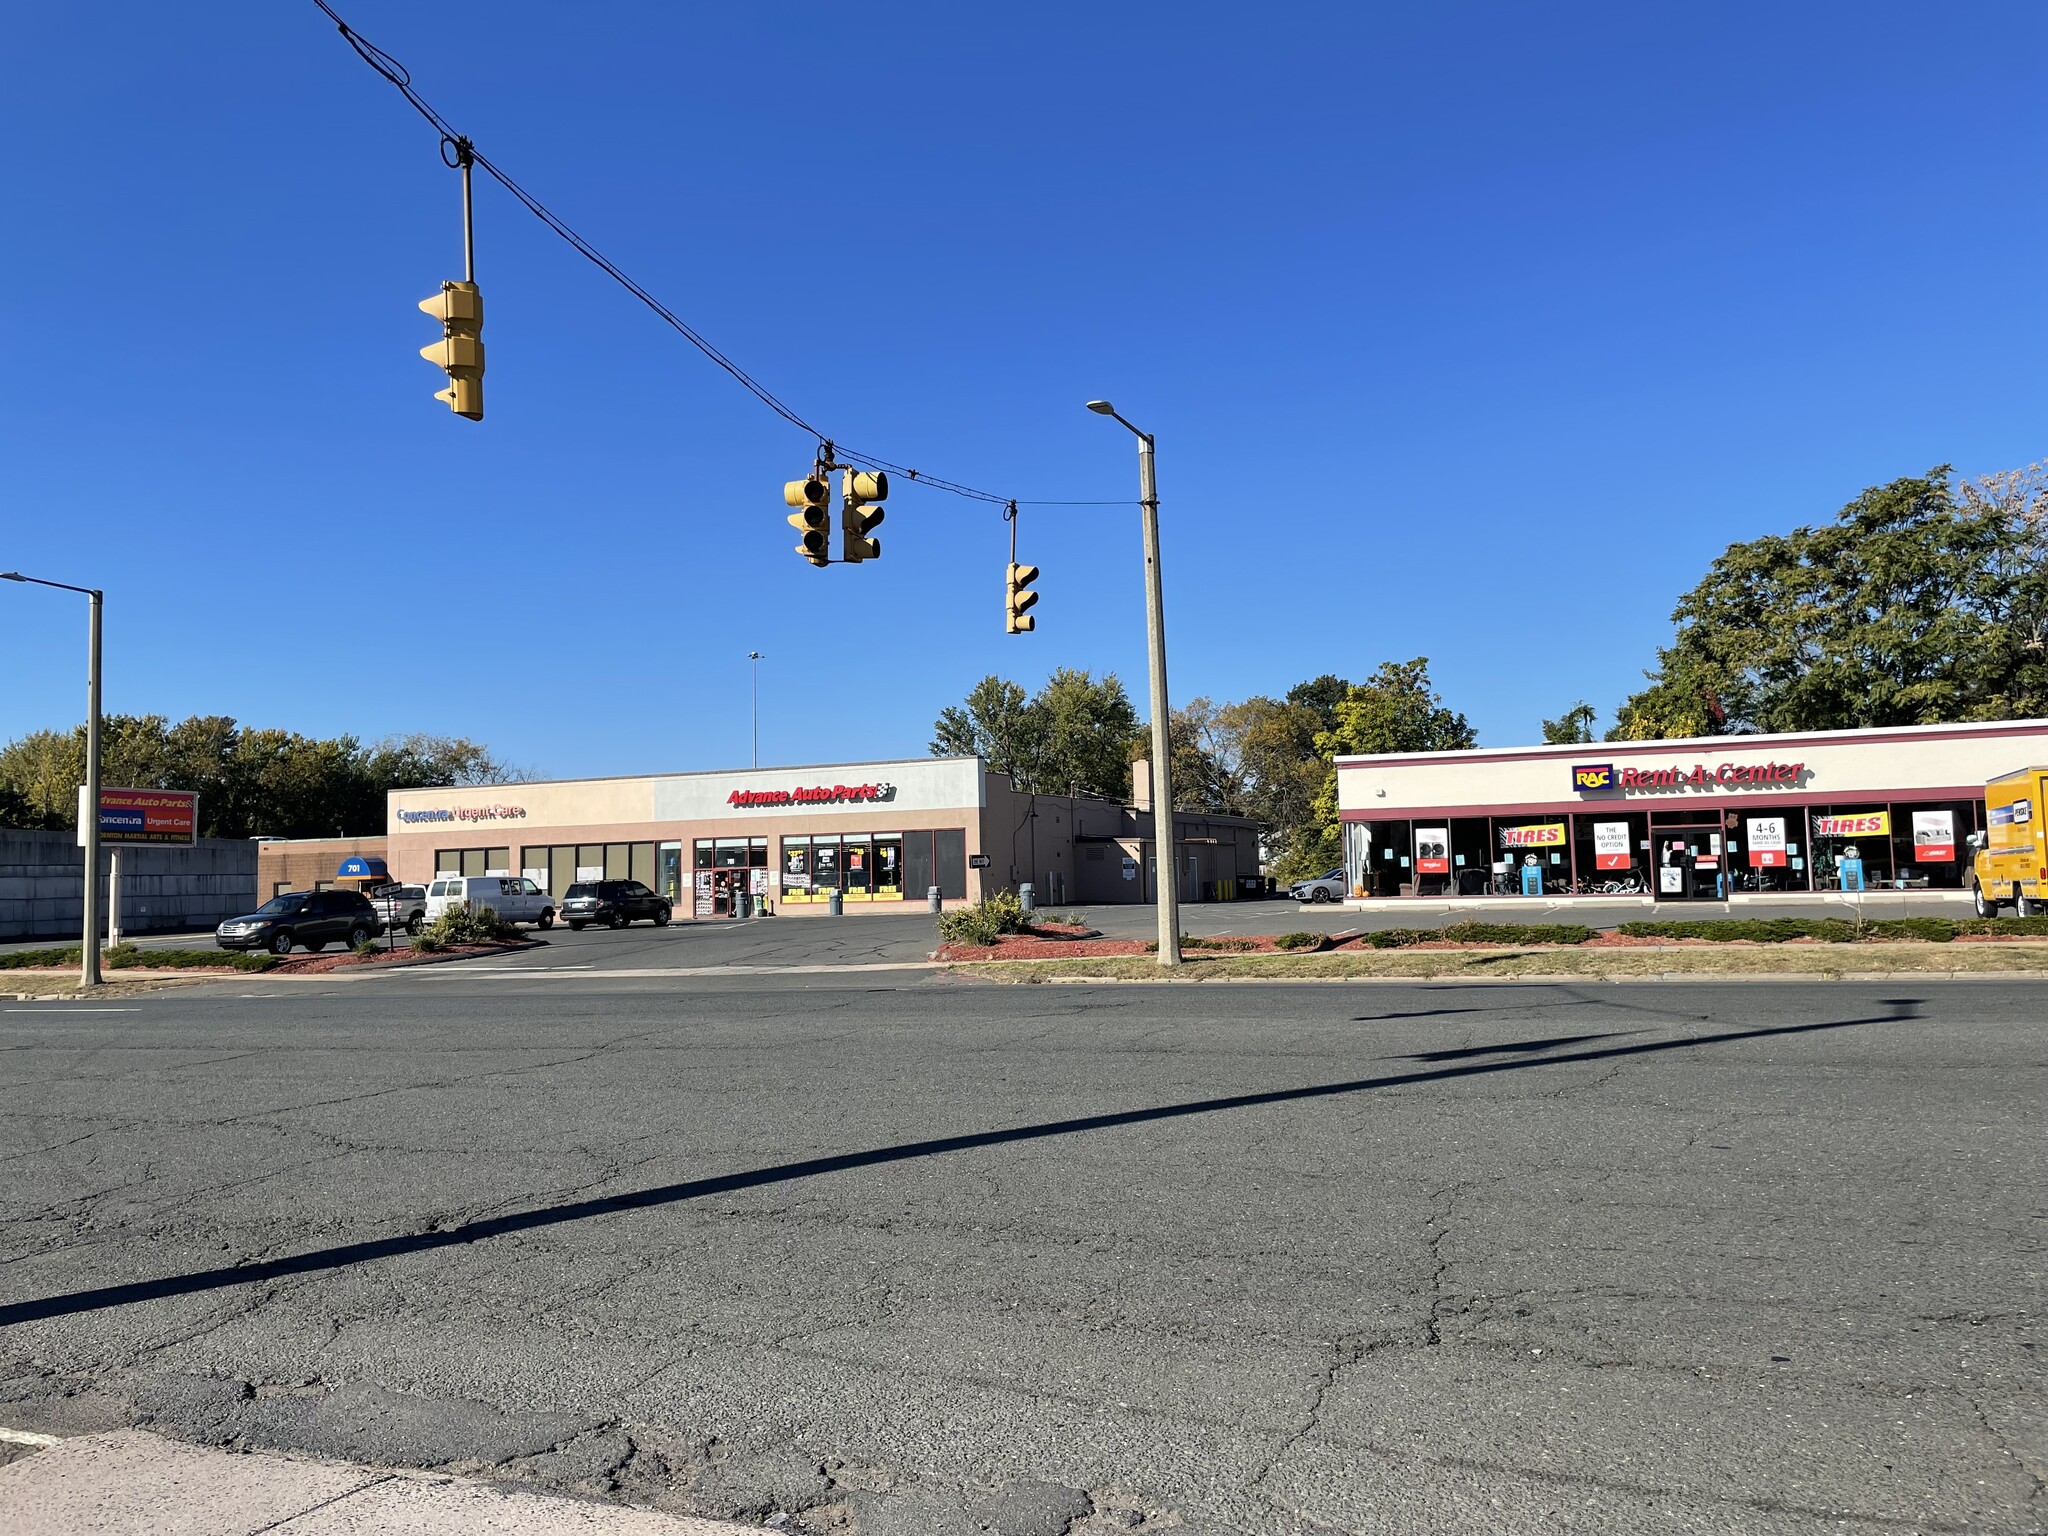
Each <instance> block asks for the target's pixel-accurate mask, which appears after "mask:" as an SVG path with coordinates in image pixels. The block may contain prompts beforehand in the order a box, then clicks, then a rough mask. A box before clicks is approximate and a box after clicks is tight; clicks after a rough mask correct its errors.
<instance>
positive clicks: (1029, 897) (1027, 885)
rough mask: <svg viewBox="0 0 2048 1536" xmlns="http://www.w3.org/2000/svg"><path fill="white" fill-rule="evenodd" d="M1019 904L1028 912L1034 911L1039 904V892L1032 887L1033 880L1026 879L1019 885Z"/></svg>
mask: <svg viewBox="0 0 2048 1536" xmlns="http://www.w3.org/2000/svg"><path fill="white" fill-rule="evenodd" d="M1017 905H1018V906H1020V907H1022V908H1023V909H1024V910H1025V911H1026V912H1031V911H1034V910H1036V908H1037V906H1038V896H1037V893H1036V892H1034V891H1033V890H1032V889H1031V882H1030V881H1029V880H1026V881H1025V882H1024V883H1023V884H1022V885H1020V886H1018V887H1017Z"/></svg>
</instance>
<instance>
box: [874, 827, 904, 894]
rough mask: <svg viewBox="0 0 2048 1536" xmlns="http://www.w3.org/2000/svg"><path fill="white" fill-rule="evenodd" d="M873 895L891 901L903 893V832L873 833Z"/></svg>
mask: <svg viewBox="0 0 2048 1536" xmlns="http://www.w3.org/2000/svg"><path fill="white" fill-rule="evenodd" d="M874 881H875V896H876V898H877V899H879V900H889V901H893V900H895V899H896V898H897V897H899V896H901V895H902V894H903V834H902V833H900V832H877V833H876V834H875V875H874Z"/></svg>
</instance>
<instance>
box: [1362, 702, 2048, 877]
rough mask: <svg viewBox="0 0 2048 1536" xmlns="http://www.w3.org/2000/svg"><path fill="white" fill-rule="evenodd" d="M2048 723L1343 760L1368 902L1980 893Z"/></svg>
mask: <svg viewBox="0 0 2048 1536" xmlns="http://www.w3.org/2000/svg"><path fill="white" fill-rule="evenodd" d="M2034 764H2048V721H2041V720H2014V721H2000V722H1996V723H1987V724H1980V725H1930V726H1909V727H1900V728H1895V729H1887V730H1867V731H1815V732H1811V733H1807V734H1803V735H1786V736H1710V737H1699V738H1693V739H1689V740H1681V741H1649V742H1625V743H1623V742H1605V743H1600V744H1595V745H1581V746H1541V747H1511V748H1506V749H1502V750H1489V749H1478V750H1474V751H1467V752H1417V753H1393V754H1386V755H1379V756H1363V757H1341V758H1339V759H1338V760H1337V803H1338V806H1339V809H1340V810H1341V812H1342V814H1343V819H1344V833H1345V836H1344V867H1345V875H1346V878H1347V881H1348V884H1349V888H1350V891H1351V894H1352V896H1353V898H1354V899H1361V898H1376V897H1388V896H1392V897H1400V896H1417V897H1428V896H1437V897H1441V896H1459V895H1465V896H1475V895H1484V894H1506V895H1517V896H1519V895H1525V894H1527V895H1539V894H1540V895H1543V896H1559V895H1570V894H1574V893H1579V894H1585V893H1591V892H1597V891H1600V890H1602V889H1605V890H1609V891H1612V890H1614V889H1616V888H1621V889H1629V888H1640V889H1642V890H1644V891H1646V892H1649V893H1652V894H1656V895H1659V896H1661V897H1665V898H1670V897H1675V896H1693V897H1699V898H1703V899H1709V900H1711V899H1718V898H1722V897H1726V896H1728V895H1731V894H1742V893H1747V892H1753V893H1757V894H1768V893H1771V892H1782V893H1793V892H1812V891H1830V890H1841V889H1844V887H1845V886H1846V887H1847V888H1849V889H1857V888H1859V886H1860V888H1861V889H1865V890H1874V889H1912V890H1919V889H1931V890H1943V889H1947V890H1961V889H1964V888H1966V887H1967V885H1968V883H1969V870H1970V849H1969V847H1968V840H1969V836H1970V834H1971V833H1973V832H1977V831H1981V830H1983V828H1984V824H1985V816H1984V785H1985V782H1986V780H1988V779H1991V778H1994V777H1996V776H1998V775H1999V774H2003V773H2008V772H2011V771H2012V770H2013V769H2016V768H2025V767H2029V766H2031V765H2034Z"/></svg>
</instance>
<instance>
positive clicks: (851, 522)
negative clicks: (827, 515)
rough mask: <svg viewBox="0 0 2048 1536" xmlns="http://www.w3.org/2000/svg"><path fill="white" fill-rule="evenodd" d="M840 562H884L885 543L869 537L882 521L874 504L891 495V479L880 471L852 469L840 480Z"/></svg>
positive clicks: (879, 512) (880, 512) (879, 511)
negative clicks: (883, 550)
mask: <svg viewBox="0 0 2048 1536" xmlns="http://www.w3.org/2000/svg"><path fill="white" fill-rule="evenodd" d="M839 484H840V505H839V558H840V559H842V560H844V561H846V562H847V563H848V564H850V565H851V564H858V563H859V562H860V561H862V560H879V559H881V558H882V541H881V540H880V539H871V538H869V537H868V533H869V531H870V530H871V529H873V528H874V527H875V526H876V525H877V524H879V523H880V522H881V521H882V516H883V512H882V509H881V508H880V507H878V506H874V505H873V503H875V502H878V501H881V500H883V499H884V498H886V497H887V496H888V494H889V477H888V476H887V475H885V474H883V473H882V471H880V470H879V469H875V470H867V469H849V470H847V471H846V473H845V475H844V476H843V478H842V479H841V480H840V483H839Z"/></svg>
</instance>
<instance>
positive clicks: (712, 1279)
mask: <svg viewBox="0 0 2048 1536" xmlns="http://www.w3.org/2000/svg"><path fill="white" fill-rule="evenodd" d="M787 926H791V927H793V926H795V925H787ZM846 927H847V928H848V929H853V930H859V928H860V925H858V924H852V923H849V924H847V925H846ZM870 932H871V933H872V935H873V939H870V938H868V937H866V936H861V943H862V944H863V945H872V943H873V942H874V941H876V940H881V939H882V938H883V937H884V935H883V932H882V930H879V929H877V930H871V931H870ZM799 938H800V936H799V935H793V934H787V933H781V934H777V935H775V936H774V938H773V942H774V943H775V944H777V945H784V946H786V945H791V944H796V943H798V940H799ZM665 942H667V941H665ZM708 942H709V941H708V940H707V943H708ZM731 942H732V943H740V942H742V938H741V937H740V936H735V937H734V938H733V939H732V940H731ZM744 942H747V943H766V942H769V940H768V937H767V936H765V935H760V934H758V930H757V931H756V933H755V935H754V936H750V937H746V938H745V939H744ZM687 947H688V946H687V944H684V945H682V946H681V947H675V946H674V945H673V944H672V947H671V948H670V949H669V950H666V951H663V952H662V953H663V954H665V955H667V956H669V957H670V958H669V959H668V960H667V962H666V963H668V964H675V963H678V962H677V961H676V960H675V959H674V958H673V957H674V956H676V955H679V954H682V953H684V952H685V951H686V949H687ZM886 947H887V946H886V945H884V946H883V949H871V950H866V951H863V953H872V954H873V955H874V956H875V958H885V955H884V950H885V949H886ZM628 952H629V951H628V949H627V948H624V947H622V948H619V949H617V950H616V951H611V950H606V949H604V948H603V946H602V938H601V936H600V939H599V941H598V942H596V943H593V944H591V945H589V946H587V947H586V948H585V949H580V950H573V952H572V948H571V947H568V946H563V947H557V948H556V949H554V950H553V951H552V958H551V959H550V960H549V962H548V963H549V964H551V965H553V966H556V967H560V966H561V965H563V964H565V963H572V962H573V963H580V962H578V961H577V960H576V957H577V956H578V955H581V956H584V957H585V958H588V957H590V956H599V957H602V956H605V955H612V954H616V955H619V956H625V955H627V954H628ZM536 953H537V954H539V953H542V952H536ZM630 953H631V955H632V956H633V957H634V958H633V960H632V963H633V964H635V965H639V964H643V963H644V960H645V952H644V951H643V950H642V949H640V948H633V949H631V951H630ZM848 958H857V957H856V956H849V957H848ZM247 994H255V995H247ZM266 994H267V995H266ZM2042 996H2043V994H2042V992H2041V990H2040V988H2039V987H2038V986H2032V985H2026V984H2006V983H1994V982H1983V983H1974V982H1939V983H1934V982H1929V983H1924V984H1923V983H1917V982H1912V981H1905V980H1895V981H1892V982H1888V983H1883V984H1875V985H1830V986H1820V985H1796V986H1780V985H1770V986H1766V985H1757V984H1748V985H1745V984H1722V985H1714V984H1697V985H1683V986H1680V985H1670V984H1652V985H1607V984H1590V985H1533V984H1532V985H1428V986H1422V985H1416V986H1410V985H1392V984H1375V985H1344V986H1338V985H1292V986H1290V985H1281V984H1274V985H1223V984H1216V985H1205V986H1202V987H1199V988H1194V987H1188V988H1177V987H1157V986H1074V985H1059V986H996V985H990V984H983V983H973V982H964V981H960V980H956V979H951V978H947V977H943V976H937V975H932V974H929V973H925V972H915V971H910V972H901V973H870V974H865V975H861V974H846V975H833V976H802V977H796V976H792V977H786V978H779V979H778V978H704V977H696V978H688V979H679V978H676V977H672V976H671V977H661V976H649V975H645V974H639V975H632V976H616V977H607V976H606V975H605V973H604V970H603V968H602V966H600V968H599V969H597V970H594V971H591V972H588V973H583V974H572V973H566V972H563V971H561V970H559V969H557V970H555V971H554V972H553V973H551V974H549V975H546V976H539V975H534V976H519V975H514V974H502V973H501V974H497V975H484V974H481V973H465V972H464V971H463V969H462V968H461V967H445V968H439V969H438V970H437V971H436V972H435V973H433V974H429V973H426V972H419V973H410V974H407V973H398V974H393V975H388V976H383V977H377V978H373V979H367V980H361V981H351V982H349V983H346V984H337V985H334V986H331V987H330V986H324V985H316V984H312V983H299V984H295V985H292V986H284V985H281V984H270V985H268V986H267V987H266V986H265V984H264V983H263V982H262V980H261V979H260V978H258V979H257V980H255V981H253V982H238V983H232V984H223V985H220V986H207V987H204V988H197V989H189V990H183V991H178V992H172V993H166V994H160V995H151V996H148V997H144V998H140V999H134V1000H130V1001H129V1002H128V1003H126V1004H124V1006H126V1007H129V1008H131V1009H132V1010H133V1011H129V1012H121V1013H87V1012H83V1011H80V1010H77V1009H76V1008H75V1007H73V1006H71V1005H67V1004H63V1003H51V1004H47V1005H45V1004H33V1005H32V1004H22V1005H18V1006H10V1007H8V1008H7V1009H6V1010H5V1011H4V1012H0V1084H4V1092H0V1169H4V1175H5V1176H4V1179H0V1424H7V1425H11V1426H13V1427H15V1428H20V1429H30V1430H39V1431H45V1432H51V1433H65V1432H71V1431H80V1430H87V1429H99V1428H105V1427H109V1426H113V1425H122V1424H142V1425H146V1426H148V1427H150V1428H152V1429H155V1430H157V1431H158V1432H160V1433H165V1434H170V1435H174V1436H178V1437H182V1438H186V1439H189V1440H193V1441H198V1442H204V1443H212V1444H226V1445H238V1446H251V1447H271V1448H279V1449H285V1450H292V1451H303V1452H310V1453H316V1454H319V1455H322V1456H329V1457H335V1458H339V1459H342V1460H348V1461H360V1462H371V1463H377V1464H383V1465H399V1466H418V1467H432V1468H439V1469H444V1470H450V1471H455V1472H466V1473H470V1474H473V1475H478V1476H484V1477H490V1478H495V1479H503V1480H507V1481H514V1482H522V1483H527V1484H533V1485H541V1486H545V1487H548V1488H551V1489H556V1490H561V1491H566V1492H572V1493H579V1494H583V1495H586V1496H589V1497H593V1498H604V1499H613V1500H620V1501H625V1502H630V1503H638V1504H647V1505H655V1506H659V1507H663V1508H668V1509H673V1510H678V1511H684V1512H690V1513H698V1514H705V1515H713V1516H723V1517H726V1518H740V1519H746V1520H755V1521H760V1522H762V1523H764V1524H767V1523H773V1524H775V1525H777V1526H779V1527H780V1528H783V1529H795V1530H803V1531H809V1532H814V1533H819V1536H824V1533H834V1532H845V1531H849V1530H850V1531H852V1532H854V1533H856V1536H898V1533H901V1536H910V1533H916V1536H955V1533H960V1536H964V1533H969V1532H975V1533H979V1532H999V1533H1002V1536H1103V1533H1109V1532H1129V1531H1138V1532H1148V1533H1149V1532H1165V1531H1169V1530H1171V1531H1174V1532H1177V1533H1180V1536H1225V1533H1233V1532H1238V1533H1258V1536H1280V1533H1290V1536H1291V1533H1297V1532H1348V1533H1360V1536H1363V1533H1367V1532H1370V1533H1374V1536H1379V1533H1389V1532H1443V1531H1456V1532H1466V1531H1513V1532H1550V1531H1558V1532H1564V1531H1570V1532H1628V1533H1640V1532H1646V1531H1653V1530H1654V1531H1657V1532H1660V1533H1668V1532H1716V1533H1727V1532H1758V1533H1781V1532H1782V1533H1793V1532H1813V1531H1822V1530H1826V1531H1837V1530H1854V1531H1864V1532H1877V1533H1883V1532H1919V1531H1930V1532H1932V1531H1958V1532H1962V1531H1968V1532H2040V1531H2043V1530H2048V1508H2044V1506H2048V1497H2044V1494H2043V1481H2042V1479H2043V1477H2044V1475H2048V1394H2044V1383H2043V1373H2042V1368H2041V1362H2040V1359H2039V1356H2038V1349H2037V1344H2038V1333H2037V1328H2036V1322H2037V1318H2038V1314H2039V1310H2040V1302H2041V1293H2042V1282H2043V1270H2044V1263H2043V1251H2044V1250H2043V1235H2044V1217H2048V1213H2044V1208H2043V1195H2042V1191H2043V1187H2044V1186H2043V1178H2042V1175H2043V1172H2044V1166H2043V1156H2042V1153H2043V1144H2042V1134H2041V1132H2042V1125H2043V1114H2042V1111H2043V1105H2044V1093H2043V1089H2044V1078H2048V1022H2044V1010H2043V1008H2042V1005H2041V999H2042Z"/></svg>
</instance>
